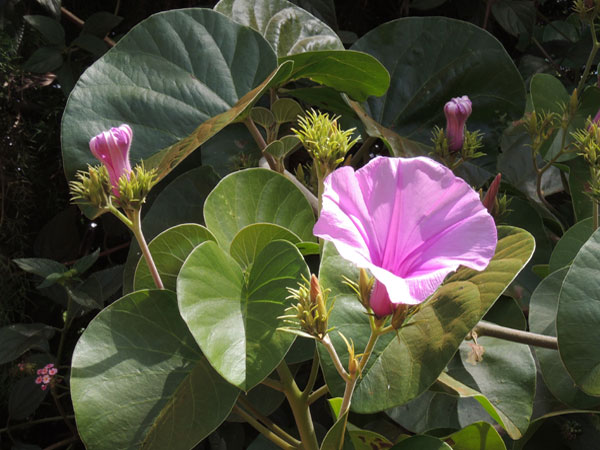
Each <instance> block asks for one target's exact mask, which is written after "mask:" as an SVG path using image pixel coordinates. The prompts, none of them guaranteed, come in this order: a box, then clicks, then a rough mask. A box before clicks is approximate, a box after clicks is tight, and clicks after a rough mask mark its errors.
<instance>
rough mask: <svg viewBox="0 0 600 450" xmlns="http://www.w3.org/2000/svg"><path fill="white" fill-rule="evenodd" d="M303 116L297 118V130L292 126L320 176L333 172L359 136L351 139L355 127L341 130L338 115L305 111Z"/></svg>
mask: <svg viewBox="0 0 600 450" xmlns="http://www.w3.org/2000/svg"><path fill="white" fill-rule="evenodd" d="M306 114H307V115H306V116H305V117H300V118H299V119H298V125H299V128H300V129H299V130H296V129H294V128H292V131H293V132H294V133H296V136H298V138H299V139H300V141H301V142H302V145H304V148H306V150H307V151H308V153H309V155H310V156H311V158H312V159H313V160H314V161H315V164H316V166H317V170H319V171H320V174H321V176H323V177H324V176H326V175H327V174H329V173H331V172H333V171H334V170H335V168H336V167H337V166H338V165H339V164H341V163H342V162H343V161H344V158H345V157H346V154H347V153H348V151H349V150H350V149H351V148H352V146H353V145H354V144H356V142H358V140H359V139H360V136H359V137H357V138H355V139H352V133H353V132H354V130H355V128H351V129H349V130H341V129H340V127H339V125H338V122H337V121H338V119H339V116H334V117H331V118H330V117H329V114H327V113H325V114H323V113H321V112H316V111H315V110H310V111H307V113H306Z"/></svg>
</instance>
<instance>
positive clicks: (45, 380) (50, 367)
mask: <svg viewBox="0 0 600 450" xmlns="http://www.w3.org/2000/svg"><path fill="white" fill-rule="evenodd" d="M57 373H58V369H57V368H55V367H54V364H52V363H50V364H46V365H45V366H44V367H43V368H41V369H38V371H37V375H38V376H37V378H36V379H35V384H39V385H40V387H41V388H42V391H45V390H46V389H48V385H49V384H50V383H51V382H52V379H53V378H54V376H55V375H56V374H57Z"/></svg>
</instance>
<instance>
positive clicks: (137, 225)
mask: <svg viewBox="0 0 600 450" xmlns="http://www.w3.org/2000/svg"><path fill="white" fill-rule="evenodd" d="M132 216H133V217H132V220H131V221H132V226H131V231H132V232H133V235H134V236H135V239H136V240H137V242H138V244H139V246H140V248H141V249H142V254H143V255H144V259H145V260H146V263H147V264H148V268H149V269H150V273H151V274H152V279H153V280H154V284H155V285H156V287H157V288H158V289H164V288H165V286H164V284H163V282H162V279H161V278H160V274H159V273H158V269H157V268H156V264H155V263H154V259H153V258H152V254H151V253H150V249H149V248H148V244H147V243H146V239H144V234H143V233H142V219H141V216H142V214H141V208H140V209H137V210H134V211H133V213H132Z"/></svg>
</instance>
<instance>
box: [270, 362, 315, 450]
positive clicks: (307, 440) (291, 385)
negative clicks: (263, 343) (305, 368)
mask: <svg viewBox="0 0 600 450" xmlns="http://www.w3.org/2000/svg"><path fill="white" fill-rule="evenodd" d="M277 373H278V374H279V378H280V379H281V384H282V385H283V388H284V392H285V396H286V398H287V400H288V403H289V404H290V408H291V409H292V413H293V414H294V419H295V420H296V426H297V427H298V432H299V433H300V440H301V441H302V447H303V448H304V450H319V443H318V442H317V436H316V434H315V427H314V424H313V422H312V417H311V415H310V408H309V406H308V402H307V399H306V398H304V396H303V395H302V391H300V389H299V388H298V385H297V384H296V382H295V381H294V377H293V376H292V372H290V369H289V367H288V366H287V364H286V363H285V361H282V362H281V364H279V365H278V366H277Z"/></svg>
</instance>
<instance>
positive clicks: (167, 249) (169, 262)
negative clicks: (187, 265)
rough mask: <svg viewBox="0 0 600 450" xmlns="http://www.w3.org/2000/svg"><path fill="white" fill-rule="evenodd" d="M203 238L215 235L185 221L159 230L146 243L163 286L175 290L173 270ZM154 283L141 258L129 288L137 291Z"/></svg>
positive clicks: (213, 238) (175, 280) (175, 279)
mask: <svg viewBox="0 0 600 450" xmlns="http://www.w3.org/2000/svg"><path fill="white" fill-rule="evenodd" d="M205 241H216V239H215V237H214V236H213V235H212V233H211V232H210V231H208V230H207V229H206V228H204V227H203V226H202V225H197V224H194V223H186V224H182V225H176V226H174V227H172V228H169V229H168V230H166V231H163V232H162V233H161V234H159V235H158V236H156V237H155V238H154V239H153V240H152V241H151V242H150V244H148V248H149V249H150V253H151V254H152V259H154V264H156V268H157V269H158V273H159V274H160V277H161V279H162V282H163V285H164V287H165V289H170V290H172V291H175V288H176V287H177V274H178V273H179V269H181V266H182V265H183V262H184V261H185V259H186V258H187V257H188V255H189V254H190V253H191V251H192V250H193V249H194V248H195V247H197V246H198V245H200V244H201V243H203V242H205ZM155 287H156V286H155V284H154V280H153V278H152V274H151V273H150V269H149V268H148V264H147V263H146V259H145V258H141V259H140V260H139V262H138V265H137V268H136V270H135V277H134V280H133V288H134V290H136V291H139V290H140V289H154V288H155Z"/></svg>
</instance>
